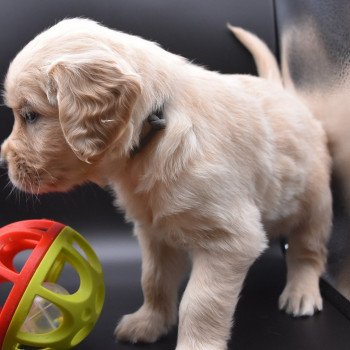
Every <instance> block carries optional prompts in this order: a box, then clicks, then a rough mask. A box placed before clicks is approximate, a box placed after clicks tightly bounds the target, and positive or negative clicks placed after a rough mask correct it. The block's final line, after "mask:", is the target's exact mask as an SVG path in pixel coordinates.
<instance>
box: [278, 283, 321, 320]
mask: <svg viewBox="0 0 350 350" xmlns="http://www.w3.org/2000/svg"><path fill="white" fill-rule="evenodd" d="M279 308H280V310H285V312H286V313H287V314H290V315H292V316H294V317H301V316H312V315H313V314H314V313H315V311H321V310H322V297H321V294H320V291H319V289H318V288H317V289H315V290H313V291H305V290H304V291H303V290H297V289H293V288H290V287H288V286H287V287H286V288H285V289H284V291H283V293H282V294H281V296H280V298H279Z"/></svg>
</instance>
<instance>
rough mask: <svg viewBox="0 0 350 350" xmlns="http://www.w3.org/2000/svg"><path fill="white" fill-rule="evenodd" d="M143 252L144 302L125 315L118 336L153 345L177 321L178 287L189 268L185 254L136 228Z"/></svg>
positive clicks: (116, 331) (116, 333) (119, 338)
mask: <svg viewBox="0 0 350 350" xmlns="http://www.w3.org/2000/svg"><path fill="white" fill-rule="evenodd" d="M135 230H136V231H135V233H136V235H137V236H138V238H139V242H140V246H141V251H142V280H141V284H142V291H143V295H144V303H143V305H142V306H141V308H140V309H139V310H138V311H136V312H135V313H133V314H130V315H126V316H124V317H123V318H122V319H121V321H120V322H119V324H118V326H117V328H116V330H115V335H116V337H117V339H118V340H122V341H129V342H131V343H138V342H141V343H153V342H155V341H156V340H157V339H158V338H160V337H161V336H162V335H164V334H166V333H167V332H168V331H169V329H170V328H171V327H172V326H174V325H175V323H176V321H177V309H178V305H177V300H178V288H179V284H180V283H181V280H182V277H183V275H184V273H185V271H186V269H187V266H188V257H187V254H185V252H183V251H182V250H178V249H176V248H173V247H170V246H168V245H167V244H165V243H163V242H161V241H158V240H155V239H152V238H151V236H150V233H149V232H146V231H145V230H143V229H141V228H140V227H137V228H135Z"/></svg>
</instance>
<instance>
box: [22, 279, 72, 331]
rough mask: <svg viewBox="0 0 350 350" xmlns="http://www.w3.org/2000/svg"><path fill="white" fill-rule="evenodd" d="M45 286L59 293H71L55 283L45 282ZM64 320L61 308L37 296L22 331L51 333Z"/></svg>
mask: <svg viewBox="0 0 350 350" xmlns="http://www.w3.org/2000/svg"><path fill="white" fill-rule="evenodd" d="M43 286H44V287H45V288H46V289H49V290H51V291H52V292H55V293H57V294H63V295H67V294H69V293H68V292H67V291H66V290H65V289H64V288H63V287H62V286H60V285H58V284H55V283H50V282H45V283H44V284H43ZM62 322H63V315H62V312H61V310H60V309H59V308H58V307H57V306H56V305H55V304H53V303H51V302H50V301H49V300H46V299H44V298H42V297H40V296H36V297H35V299H34V301H33V304H32V307H31V309H30V311H29V313H28V316H27V318H26V320H25V321H24V323H23V325H22V328H21V331H22V332H27V333H34V334H44V333H49V332H51V331H53V330H55V329H57V328H59V327H60V325H61V324H62Z"/></svg>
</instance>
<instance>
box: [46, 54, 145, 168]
mask: <svg viewBox="0 0 350 350" xmlns="http://www.w3.org/2000/svg"><path fill="white" fill-rule="evenodd" d="M48 76H49V86H48V91H47V95H48V99H49V101H50V102H51V103H53V104H57V106H58V110H59V119H60V123H61V127H62V130H63V134H64V136H65V138H66V141H67V143H68V144H69V145H70V147H71V148H72V150H73V151H74V153H75V154H76V155H77V157H78V158H79V159H81V160H83V161H85V162H88V163H89V160H91V159H93V158H94V157H96V156H98V155H100V154H102V153H103V152H104V151H105V150H106V149H107V148H108V147H109V145H111V143H112V142H113V141H114V140H116V139H118V137H120V136H121V134H122V133H123V131H124V130H125V128H126V126H127V123H128V122H129V120H130V116H131V112H132V109H133V106H134V104H135V101H136V99H137V97H138V96H139V94H140V92H141V87H140V78H139V76H138V75H136V74H135V73H134V72H132V69H131V67H130V66H129V65H128V64H127V63H126V62H125V61H123V60H122V59H121V58H119V57H117V56H116V55H115V54H114V53H113V52H110V51H108V50H104V49H96V50H93V51H88V52H86V51H84V52H79V53H73V54H67V55H64V56H62V57H61V59H59V60H57V61H56V62H53V63H52V64H51V65H50V67H49V68H48Z"/></svg>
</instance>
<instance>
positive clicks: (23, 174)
mask: <svg viewBox="0 0 350 350" xmlns="http://www.w3.org/2000/svg"><path fill="white" fill-rule="evenodd" d="M8 176H9V179H10V181H11V183H12V184H13V186H14V187H16V188H17V189H19V190H21V191H24V192H27V193H31V194H34V195H39V194H44V193H49V192H62V191H67V190H69V189H70V188H69V186H67V185H66V180H65V179H63V178H62V177H57V176H54V175H52V174H51V173H50V172H49V171H48V170H46V169H45V168H43V167H40V168H39V167H33V166H30V165H28V164H27V163H26V162H25V161H24V160H19V161H18V160H17V161H16V162H15V163H12V162H11V161H10V162H9V171H8Z"/></svg>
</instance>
